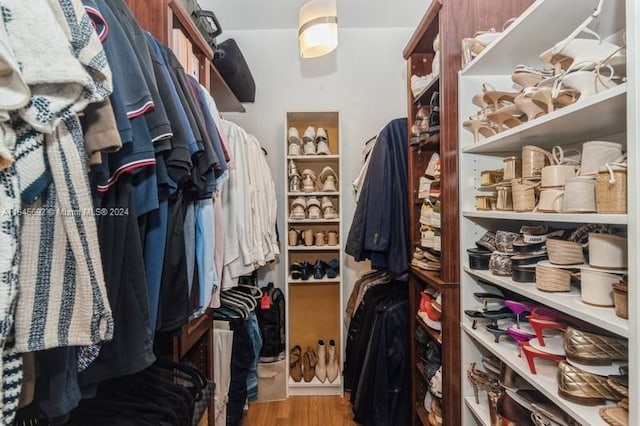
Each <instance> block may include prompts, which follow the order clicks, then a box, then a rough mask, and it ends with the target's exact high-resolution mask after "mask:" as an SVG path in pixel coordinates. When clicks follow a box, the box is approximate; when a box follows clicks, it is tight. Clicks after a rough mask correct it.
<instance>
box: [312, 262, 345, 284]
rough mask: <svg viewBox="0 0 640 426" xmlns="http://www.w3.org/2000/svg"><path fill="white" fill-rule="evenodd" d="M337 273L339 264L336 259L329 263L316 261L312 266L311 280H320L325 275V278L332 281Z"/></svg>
mask: <svg viewBox="0 0 640 426" xmlns="http://www.w3.org/2000/svg"><path fill="white" fill-rule="evenodd" d="M339 271H340V264H339V263H338V259H331V260H330V261H329V262H325V261H323V260H320V259H318V260H316V263H315V265H314V266H313V278H315V279H316V280H321V279H322V278H324V277H325V275H326V277H327V278H329V279H333V278H336V277H337V276H338V272H339Z"/></svg>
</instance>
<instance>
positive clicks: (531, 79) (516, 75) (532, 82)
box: [511, 64, 554, 88]
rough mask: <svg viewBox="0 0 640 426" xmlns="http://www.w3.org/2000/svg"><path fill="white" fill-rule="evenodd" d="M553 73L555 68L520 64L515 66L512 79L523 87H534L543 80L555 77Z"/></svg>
mask: <svg viewBox="0 0 640 426" xmlns="http://www.w3.org/2000/svg"><path fill="white" fill-rule="evenodd" d="M553 74H554V71H553V70H548V69H537V68H533V67H530V66H528V65H522V64H520V65H516V67H515V68H514V70H513V73H512V74H511V80H512V81H513V82H514V83H515V84H517V85H518V86H520V87H522V88H525V87H533V86H537V85H538V84H539V83H540V82H541V81H542V80H545V79H547V78H549V77H553Z"/></svg>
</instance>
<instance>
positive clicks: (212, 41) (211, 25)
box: [182, 0, 222, 50]
mask: <svg viewBox="0 0 640 426" xmlns="http://www.w3.org/2000/svg"><path fill="white" fill-rule="evenodd" d="M182 4H184V7H185V9H187V12H188V13H189V15H191V19H192V20H193V22H194V23H195V24H196V27H198V29H199V30H200V33H201V34H202V36H203V37H204V39H205V40H206V42H207V44H208V45H209V46H211V48H212V49H213V50H215V49H216V37H218V36H219V35H220V34H222V27H221V26H220V22H219V21H218V18H217V17H216V14H215V13H213V12H212V11H210V10H203V9H202V8H201V7H200V5H199V4H198V0H182Z"/></svg>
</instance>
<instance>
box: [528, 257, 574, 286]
mask: <svg viewBox="0 0 640 426" xmlns="http://www.w3.org/2000/svg"><path fill="white" fill-rule="evenodd" d="M536 288H537V289H538V290H540V291H550V292H560V291H569V290H571V271H570V270H567V269H560V268H554V267H553V266H549V265H544V264H540V263H538V264H537V265H536Z"/></svg>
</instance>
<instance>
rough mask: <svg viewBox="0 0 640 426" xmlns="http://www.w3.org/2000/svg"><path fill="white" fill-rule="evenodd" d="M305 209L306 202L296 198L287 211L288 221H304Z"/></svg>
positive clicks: (302, 198)
mask: <svg viewBox="0 0 640 426" xmlns="http://www.w3.org/2000/svg"><path fill="white" fill-rule="evenodd" d="M306 209H307V201H306V200H305V199H304V197H298V198H296V199H295V200H293V202H292V203H291V208H290V209H289V219H305V218H306V217H307V214H306Z"/></svg>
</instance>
